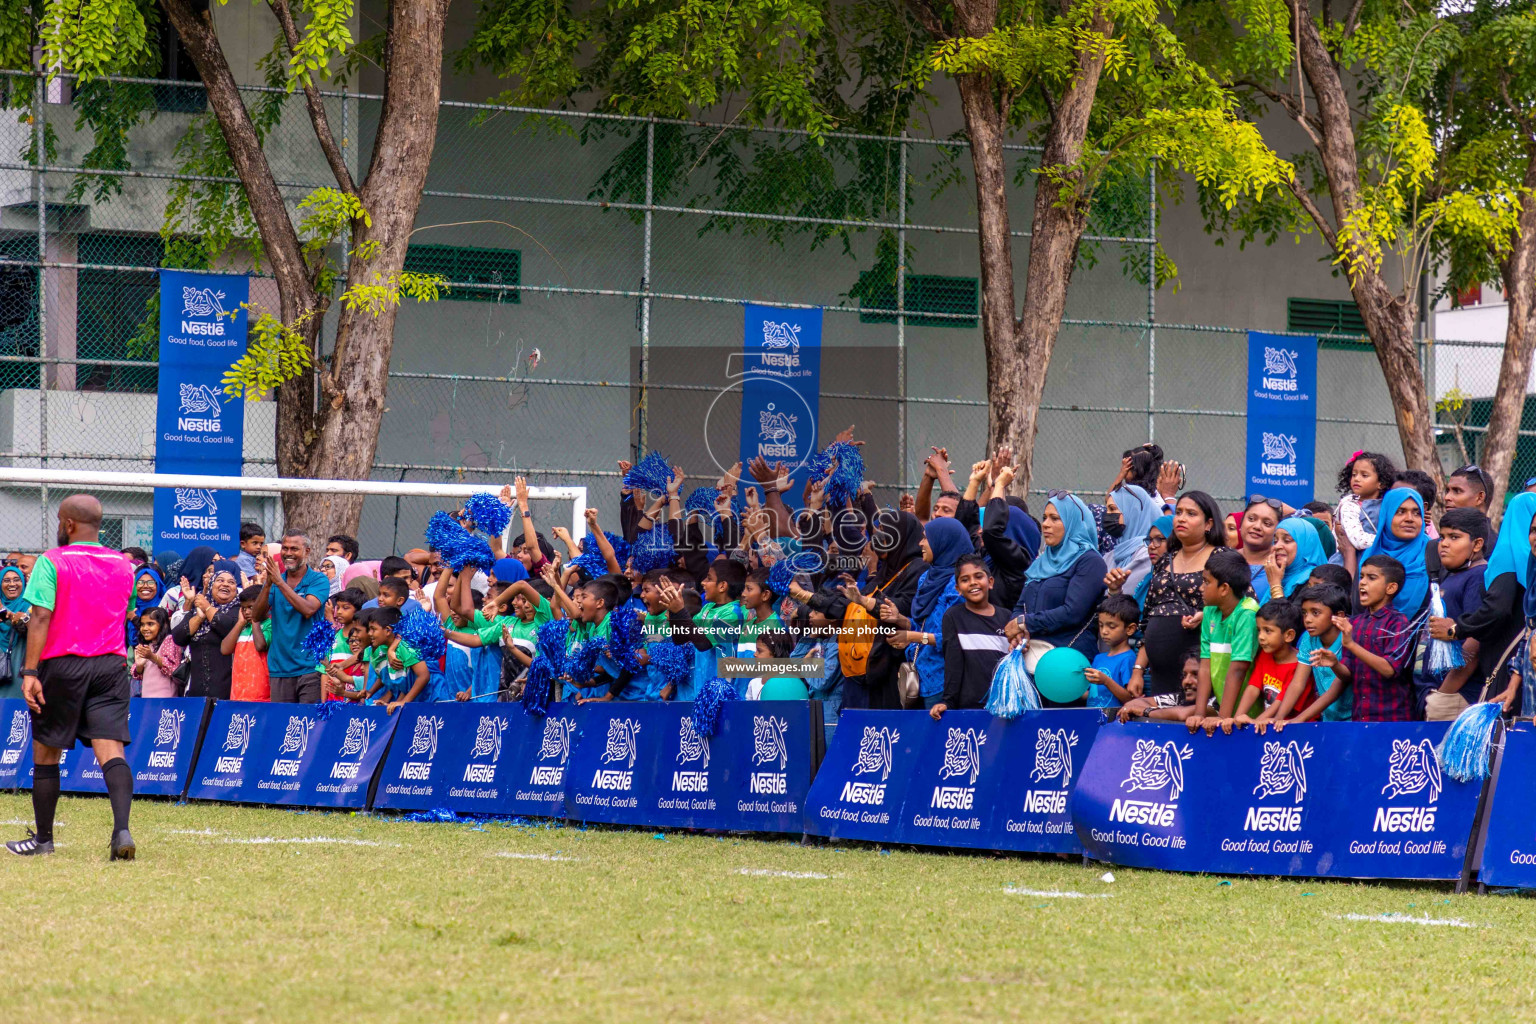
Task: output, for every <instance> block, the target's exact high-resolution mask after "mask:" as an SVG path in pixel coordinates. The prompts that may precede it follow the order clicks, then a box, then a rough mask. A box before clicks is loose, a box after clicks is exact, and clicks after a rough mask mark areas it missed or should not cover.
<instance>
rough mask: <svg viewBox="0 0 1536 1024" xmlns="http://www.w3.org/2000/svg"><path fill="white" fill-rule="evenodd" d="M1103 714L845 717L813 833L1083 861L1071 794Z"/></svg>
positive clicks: (808, 826) (809, 823)
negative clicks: (1064, 855) (1078, 855)
mask: <svg viewBox="0 0 1536 1024" xmlns="http://www.w3.org/2000/svg"><path fill="white" fill-rule="evenodd" d="M1103 721H1104V714H1103V712H1101V711H1098V710H1088V709H1082V710H1079V709H1072V710H1051V711H1031V712H1028V713H1026V714H1023V715H1021V716H1019V717H1018V718H1016V719H1013V720H1011V721H1008V720H1004V719H1001V718H994V717H993V716H992V715H990V714H988V713H987V712H985V711H950V712H948V713H946V714H945V715H944V717H943V719H942V720H941V721H937V722H935V721H934V720H933V719H932V718H930V717H928V716H927V715H916V714H913V713H912V712H892V711H846V712H844V713H843V717H842V721H841V723H840V724H839V726H838V731H837V735H836V736H835V737H834V738H833V741H832V747H831V749H830V750H829V751H828V752H827V757H826V760H825V761H823V763H822V766H821V770H820V771H819V772H818V773H817V775H816V780H815V782H814V783H812V785H811V793H810V796H809V798H808V799H807V810H806V818H805V830H806V831H807V832H810V833H812V834H813V835H824V836H831V837H838V838H845V839H866V840H873V841H877V842H899V843H914V844H918V845H923V846H951V847H966V848H971V849H985V850H1021V851H1030V852H1036V853H1081V852H1082V847H1081V846H1079V845H1078V841H1077V836H1076V833H1075V831H1074V829H1073V826H1072V818H1071V814H1070V807H1069V795H1070V793H1071V789H1072V785H1073V781H1074V780H1075V779H1077V778H1078V777H1079V775H1080V774H1081V772H1082V770H1083V766H1084V764H1085V763H1086V761H1087V758H1088V751H1089V748H1091V747H1092V746H1093V740H1094V736H1095V734H1096V733H1097V732H1098V730H1099V726H1100V724H1101V723H1102V722H1103Z"/></svg>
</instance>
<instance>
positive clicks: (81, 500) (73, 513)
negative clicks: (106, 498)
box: [59, 494, 101, 530]
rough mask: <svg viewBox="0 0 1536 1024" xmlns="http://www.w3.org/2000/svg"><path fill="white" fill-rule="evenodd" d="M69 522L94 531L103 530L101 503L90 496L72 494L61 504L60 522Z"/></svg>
mask: <svg viewBox="0 0 1536 1024" xmlns="http://www.w3.org/2000/svg"><path fill="white" fill-rule="evenodd" d="M66 520H67V521H69V522H72V523H77V524H79V525H80V526H84V527H87V528H89V529H92V530H96V529H100V528H101V502H99V501H97V500H96V499H95V498H93V497H92V496H91V495H89V494H71V495H70V496H69V497H67V498H65V499H64V500H63V501H61V502H59V521H60V522H64V521H66Z"/></svg>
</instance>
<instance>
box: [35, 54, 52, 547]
mask: <svg viewBox="0 0 1536 1024" xmlns="http://www.w3.org/2000/svg"><path fill="white" fill-rule="evenodd" d="M35 70H36V71H37V77H36V79H35V80H34V83H33V86H34V87H33V89H32V154H33V161H32V164H33V167H34V170H33V172H32V185H33V193H34V195H36V196H37V384H38V388H37V452H38V463H37V464H38V466H39V468H42V469H47V468H48V383H49V382H48V271H47V268H46V266H45V264H46V263H47V262H48V203H47V199H46V197H45V196H44V195H43V172H44V171H46V170H47V164H48V153H47V151H46V150H45V149H44V148H43V147H44V142H45V138H44V132H43V96H44V93H45V91H46V90H47V88H48V79H47V76H46V75H44V74H43V69H42V68H41V67H38V68H36V69H35ZM38 503H39V505H40V509H39V515H38V522H39V524H40V532H39V537H40V543H39V545H38V550H39V551H47V550H48V549H49V548H51V547H52V546H53V544H52V543H51V541H50V538H49V536H48V485H47V484H46V483H45V484H43V485H41V487H40V488H39V490H38Z"/></svg>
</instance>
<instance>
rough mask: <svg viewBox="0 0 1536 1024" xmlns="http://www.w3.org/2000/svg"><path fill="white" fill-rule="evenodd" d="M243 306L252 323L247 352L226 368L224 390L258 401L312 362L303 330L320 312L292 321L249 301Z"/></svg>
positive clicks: (247, 399) (248, 321)
mask: <svg viewBox="0 0 1536 1024" xmlns="http://www.w3.org/2000/svg"><path fill="white" fill-rule="evenodd" d="M241 308H242V309H244V310H245V311H246V316H247V323H248V324H249V326H248V328H247V330H246V346H245V355H243V356H241V357H240V360H239V362H237V363H235V365H234V366H231V367H230V368H229V369H228V370H226V371H225V373H224V382H223V383H224V393H225V394H227V395H235V396H240V395H244V396H245V399H246V401H248V402H259V401H261V399H263V398H265V397H266V396H267V393H268V392H270V391H271V390H272V389H273V388H276V387H277V386H278V385H279V384H282V383H283V382H284V381H289V380H292V379H293V378H295V377H297V376H299V374H301V373H303V372H304V371H305V370H307V369H309V367H310V366H311V365H312V363H313V357H312V356H311V355H310V351H309V348H310V346H309V341H308V339H307V338H306V337H305V333H304V329H305V327H306V326H307V325H308V324H309V322H310V321H311V320H313V319H314V317H315V316H316V315H318V311H317V310H310V311H309V312H306V313H303V314H301V315H300V316H299V317H298V319H297V320H295V321H294V322H293V323H291V324H289V323H283V321H282V320H281V319H279V318H278V317H275V316H273V315H272V314H271V313H269V312H267V311H266V310H264V309H261V308H260V307H258V306H253V305H252V304H250V303H249V302H246V303H242V304H241Z"/></svg>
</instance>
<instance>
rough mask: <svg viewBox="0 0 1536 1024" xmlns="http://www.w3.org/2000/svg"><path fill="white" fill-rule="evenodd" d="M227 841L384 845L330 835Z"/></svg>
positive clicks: (254, 844) (247, 844)
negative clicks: (335, 837)
mask: <svg viewBox="0 0 1536 1024" xmlns="http://www.w3.org/2000/svg"><path fill="white" fill-rule="evenodd" d="M224 841H225V842H226V843H239V844H241V845H244V846H266V845H268V844H272V843H302V844H309V843H332V844H335V845H337V846H383V845H384V844H383V843H379V842H375V841H374V840H372V839H334V838H332V837H330V836H309V837H307V838H305V839H280V838H277V837H275V836H256V837H254V838H252V839H226V840H224ZM389 845H391V846H399V845H400V844H399V843H390V844H389Z"/></svg>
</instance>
